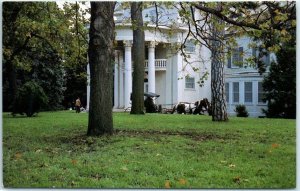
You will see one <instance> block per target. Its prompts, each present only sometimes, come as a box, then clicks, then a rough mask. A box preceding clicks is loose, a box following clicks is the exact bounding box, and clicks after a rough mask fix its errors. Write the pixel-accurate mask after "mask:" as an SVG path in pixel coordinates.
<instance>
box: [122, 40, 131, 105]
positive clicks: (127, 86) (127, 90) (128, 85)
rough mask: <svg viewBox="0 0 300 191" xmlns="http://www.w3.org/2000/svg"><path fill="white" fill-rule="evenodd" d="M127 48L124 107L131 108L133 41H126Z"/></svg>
mask: <svg viewBox="0 0 300 191" xmlns="http://www.w3.org/2000/svg"><path fill="white" fill-rule="evenodd" d="M124 46H125V87H124V106H125V108H128V107H131V101H130V94H131V92H132V66H131V46H132V43H131V41H124Z"/></svg>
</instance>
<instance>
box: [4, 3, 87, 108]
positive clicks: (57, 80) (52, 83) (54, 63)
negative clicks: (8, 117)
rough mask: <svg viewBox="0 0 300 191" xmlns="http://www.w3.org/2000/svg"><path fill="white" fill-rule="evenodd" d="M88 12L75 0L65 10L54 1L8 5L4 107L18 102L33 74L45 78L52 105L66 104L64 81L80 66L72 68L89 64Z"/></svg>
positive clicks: (5, 13) (5, 30)
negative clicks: (64, 101) (81, 9)
mask: <svg viewBox="0 0 300 191" xmlns="http://www.w3.org/2000/svg"><path fill="white" fill-rule="evenodd" d="M76 13H77V14H76ZM84 13H85V12H84V11H80V10H79V6H78V4H71V3H66V4H65V5H64V9H60V8H59V7H58V6H57V4H56V3H55V2H4V3H3V76H4V80H3V82H4V86H3V92H4V97H3V99H4V102H5V105H4V110H7V109H8V108H9V105H11V104H12V103H13V102H14V99H15V97H16V92H17V89H18V87H20V86H22V84H24V83H26V81H28V79H32V78H34V79H35V80H37V81H39V80H40V82H38V83H39V84H40V85H41V86H42V87H43V88H44V90H45V93H46V94H47V96H48V97H49V105H48V106H47V108H48V109H55V108H56V107H57V106H58V105H60V104H61V102H62V100H63V93H64V92H63V90H64V89H65V88H63V86H64V84H66V83H65V80H66V78H68V79H69V77H70V76H72V75H69V74H70V73H71V74H72V73H73V70H76V69H73V66H75V65H76V66H77V65H81V66H82V65H83V64H86V49H87V41H86V37H87V35H86V34H87V32H86V31H87V30H86V29H85V24H86V23H87V21H86V19H85V17H84V16H83V14H84ZM66 68H67V69H69V70H66ZM74 68H77V67H74ZM79 68H84V69H85V67H79ZM63 70H65V71H64V72H63ZM66 71H68V72H66ZM39 72H40V73H39ZM46 73H47V74H46ZM33 74H34V75H35V76H32V75H33ZM77 74H78V75H81V76H83V75H86V72H85V70H83V71H80V72H78V73H77ZM47 78H49V79H48V82H47V80H46V79H47ZM73 81H74V83H76V80H73ZM81 84H82V83H80V85H81ZM82 92H85V88H84V89H82Z"/></svg>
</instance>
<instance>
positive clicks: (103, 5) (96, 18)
mask: <svg viewBox="0 0 300 191" xmlns="http://www.w3.org/2000/svg"><path fill="white" fill-rule="evenodd" d="M114 7H115V2H91V25H90V41H89V50H88V54H89V63H90V79H91V81H90V88H91V95H90V106H89V124H88V131H87V135H94V136H96V135H103V134H112V133H113V118H112V80H113V65H114V60H113V59H114V54H113V51H114V49H113V42H114V31H115V24H114V19H113V15H114Z"/></svg>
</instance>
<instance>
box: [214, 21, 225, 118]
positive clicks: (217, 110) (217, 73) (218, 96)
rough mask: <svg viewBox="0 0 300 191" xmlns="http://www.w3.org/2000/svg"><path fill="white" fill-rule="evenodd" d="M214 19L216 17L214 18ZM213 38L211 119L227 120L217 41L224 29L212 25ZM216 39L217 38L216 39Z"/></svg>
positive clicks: (221, 47) (220, 45)
mask: <svg viewBox="0 0 300 191" xmlns="http://www.w3.org/2000/svg"><path fill="white" fill-rule="evenodd" d="M215 19H216V18H215ZM212 33H213V39H215V40H213V41H212V44H211V54H212V55H211V56H212V65H211V91H212V92H211V109H212V120H213V121H228V116H227V108H226V94H225V75H224V59H223V55H222V54H223V46H222V44H221V43H220V42H219V41H218V40H220V39H223V38H222V37H223V35H224V31H218V29H217V28H216V27H215V26H212ZM217 39H218V40H217Z"/></svg>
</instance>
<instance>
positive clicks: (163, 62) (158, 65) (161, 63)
mask: <svg viewBox="0 0 300 191" xmlns="http://www.w3.org/2000/svg"><path fill="white" fill-rule="evenodd" d="M166 66H167V59H155V69H166ZM145 68H148V60H145Z"/></svg>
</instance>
